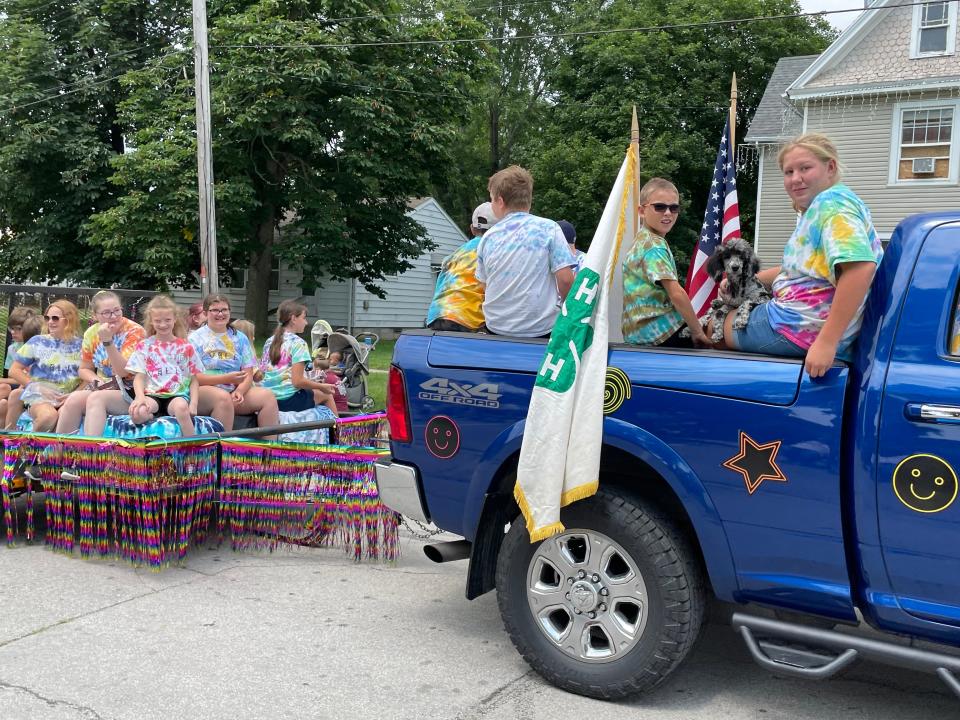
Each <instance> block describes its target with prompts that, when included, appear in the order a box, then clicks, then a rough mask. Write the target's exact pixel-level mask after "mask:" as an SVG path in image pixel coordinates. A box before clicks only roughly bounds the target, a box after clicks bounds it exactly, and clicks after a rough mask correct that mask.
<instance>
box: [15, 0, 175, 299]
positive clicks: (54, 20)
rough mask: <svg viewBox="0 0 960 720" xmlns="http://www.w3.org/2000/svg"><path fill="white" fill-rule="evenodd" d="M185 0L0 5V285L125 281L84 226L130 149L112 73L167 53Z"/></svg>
mask: <svg viewBox="0 0 960 720" xmlns="http://www.w3.org/2000/svg"><path fill="white" fill-rule="evenodd" d="M185 5H186V6H189V2H188V1H187V0H164V2H162V3H157V2H149V1H148V0H96V1H95V0H54V2H50V1H49V0H4V1H3V2H0V228H2V230H0V277H5V278H7V279H9V280H14V281H24V280H51V281H58V280H63V279H68V280H73V281H76V282H81V283H88V284H111V283H126V282H133V281H135V280H136V277H135V276H133V275H131V273H130V272H129V271H128V266H127V263H126V262H125V259H124V258H121V257H116V258H112V259H109V260H108V259H107V258H105V256H104V253H103V251H102V249H101V248H100V247H99V246H97V245H93V244H91V243H90V238H89V235H88V234H87V232H86V229H85V222H86V220H87V218H88V217H89V216H90V215H91V214H92V213H94V212H97V211H102V210H105V209H107V208H109V207H111V206H112V205H113V203H114V202H115V196H114V193H113V190H112V188H111V187H110V185H109V183H108V181H107V179H108V177H109V176H110V174H111V173H112V170H111V167H110V162H111V159H112V158H113V157H116V156H118V155H122V154H123V153H124V152H125V151H126V149H127V147H126V139H125V133H126V128H125V127H124V125H123V123H122V121H121V120H120V118H119V116H118V111H117V105H118V103H119V102H120V101H121V100H122V98H123V90H122V88H121V86H120V85H119V83H118V82H117V80H118V78H119V76H121V75H123V74H124V73H125V72H127V71H128V70H130V69H131V68H134V67H138V66H140V65H142V64H143V62H144V61H145V60H147V59H148V58H151V57H154V56H156V55H158V54H159V53H160V52H161V51H162V50H163V48H165V47H166V46H168V45H169V43H170V41H171V37H172V33H173V32H174V27H173V20H174V18H176V17H177V16H178V15H179V14H181V12H182V10H183V8H184V6H185Z"/></svg>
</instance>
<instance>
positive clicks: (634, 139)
mask: <svg viewBox="0 0 960 720" xmlns="http://www.w3.org/2000/svg"><path fill="white" fill-rule="evenodd" d="M630 144H631V145H639V144H640V123H638V122H637V106H636V105H634V106H633V118H632V119H631V121H630Z"/></svg>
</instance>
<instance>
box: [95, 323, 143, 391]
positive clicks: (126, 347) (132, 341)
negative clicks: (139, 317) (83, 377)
mask: <svg viewBox="0 0 960 720" xmlns="http://www.w3.org/2000/svg"><path fill="white" fill-rule="evenodd" d="M143 337H144V331H143V327H141V326H140V325H138V324H137V323H135V322H134V321H133V320H131V319H130V318H123V322H122V323H121V326H120V332H118V333H115V334H114V336H113V344H114V346H115V347H116V348H117V350H119V351H120V354H121V355H122V356H123V357H125V358H129V357H130V356H131V355H132V354H133V351H134V350H135V349H136V347H137V345H138V344H139V343H140V341H141V340H143ZM80 359H81V360H82V361H83V362H88V363H92V364H93V367H94V368H96V371H97V375H99V376H100V377H101V378H104V379H108V378H112V377H113V368H112V367H110V358H109V357H108V356H107V349H106V347H104V345H103V341H102V340H100V323H97V324H95V325H91V326H90V327H89V328H87V331H86V332H85V333H84V334H83V345H82V346H81V348H80Z"/></svg>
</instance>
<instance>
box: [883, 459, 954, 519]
mask: <svg viewBox="0 0 960 720" xmlns="http://www.w3.org/2000/svg"><path fill="white" fill-rule="evenodd" d="M957 487H958V484H957V474H956V473H955V472H954V470H953V468H952V467H950V466H949V465H948V464H947V462H946V460H943V459H941V458H938V457H937V456H935V455H911V456H910V457H908V458H904V459H903V460H901V461H900V464H899V465H897V469H896V470H894V471H893V492H894V493H896V495H897V499H898V500H899V501H900V502H902V503H903V504H904V505H906V506H907V507H908V508H910V509H911V510H916V511H917V512H921V513H936V512H941V511H943V510H946V509H947V508H948V507H950V506H951V505H952V504H953V501H954V500H956V499H957Z"/></svg>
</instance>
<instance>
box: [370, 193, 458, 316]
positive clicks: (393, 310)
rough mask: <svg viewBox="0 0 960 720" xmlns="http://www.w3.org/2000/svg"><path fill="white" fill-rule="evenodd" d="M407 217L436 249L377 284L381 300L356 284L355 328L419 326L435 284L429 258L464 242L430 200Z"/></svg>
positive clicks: (445, 252) (435, 279) (451, 223)
mask: <svg viewBox="0 0 960 720" xmlns="http://www.w3.org/2000/svg"><path fill="white" fill-rule="evenodd" d="M410 217H411V218H413V219H414V220H416V221H417V222H418V223H420V224H421V225H422V226H423V227H424V229H425V230H426V232H427V236H428V237H429V238H430V239H431V240H433V242H434V243H435V244H436V247H435V248H434V249H433V250H430V251H428V252H425V253H424V254H422V255H421V256H420V257H418V258H417V259H416V260H413V261H412V263H413V267H412V268H410V269H409V270H407V271H406V272H405V273H403V274H401V275H394V276H393V277H389V278H386V279H385V280H383V281H382V282H381V283H380V287H381V288H382V289H383V291H384V292H385V293H386V295H387V297H386V298H385V299H382V300H381V299H380V298H378V297H377V296H376V295H374V294H373V293H370V292H367V291H366V290H365V289H364V288H363V286H362V285H360V284H357V286H356V292H355V310H354V327H355V328H357V329H374V330H383V329H397V328H418V327H423V321H424V318H425V317H426V315H427V308H428V307H430V302H431V300H433V290H434V287H435V286H436V283H437V276H436V274H435V273H434V272H433V271H432V270H431V268H430V265H431V256H436V257H437V258H441V257H446V256H447V255H449V254H450V253H452V252H453V251H454V250H456V249H457V248H458V247H460V245H462V244H463V243H464V242H466V240H467V237H466V235H464V234H463V233H462V232H461V231H460V229H459V228H458V227H457V225H456V223H454V222H453V220H452V219H451V218H450V216H449V215H447V214H446V213H445V212H444V211H443V209H442V208H441V207H440V205H439V203H437V201H436V200H434V199H433V198H428V199H427V200H425V201H423V202H422V203H421V204H420V205H418V206H417V207H416V208H415V209H413V210H411V211H410Z"/></svg>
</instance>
